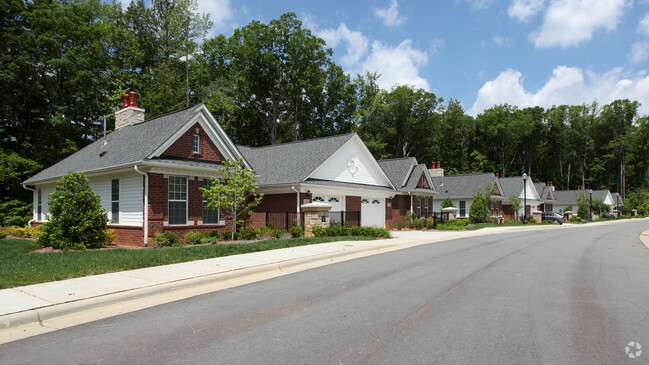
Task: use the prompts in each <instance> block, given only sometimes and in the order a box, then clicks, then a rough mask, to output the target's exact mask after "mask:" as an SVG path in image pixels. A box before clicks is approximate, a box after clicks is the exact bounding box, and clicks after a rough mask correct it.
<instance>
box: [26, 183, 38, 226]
mask: <svg viewBox="0 0 649 365" xmlns="http://www.w3.org/2000/svg"><path fill="white" fill-rule="evenodd" d="M23 189H25V190H29V191H31V192H32V219H30V220H29V222H27V225H28V226H29V227H30V228H31V226H32V223H34V221H36V218H34V194H36V189H32V188H28V187H27V186H25V185H23Z"/></svg>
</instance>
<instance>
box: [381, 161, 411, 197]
mask: <svg viewBox="0 0 649 365" xmlns="http://www.w3.org/2000/svg"><path fill="white" fill-rule="evenodd" d="M377 162H378V163H379V166H381V169H383V172H385V175H386V176H387V177H388V179H390V182H391V183H392V185H394V187H395V188H397V189H401V188H402V187H403V186H404V180H405V179H406V177H408V176H407V175H408V173H409V172H410V170H412V169H414V167H415V166H416V165H417V159H416V158H414V157H404V158H393V159H389V160H380V161H377Z"/></svg>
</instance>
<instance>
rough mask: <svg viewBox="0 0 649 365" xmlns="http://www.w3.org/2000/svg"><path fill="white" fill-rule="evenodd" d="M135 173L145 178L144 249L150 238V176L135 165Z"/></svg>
mask: <svg viewBox="0 0 649 365" xmlns="http://www.w3.org/2000/svg"><path fill="white" fill-rule="evenodd" d="M133 168H134V169H135V172H137V173H138V174H140V175H143V176H144V230H143V231H144V247H146V246H147V240H148V238H149V174H147V173H146V172H142V171H140V170H139V169H138V168H137V165H134V166H133Z"/></svg>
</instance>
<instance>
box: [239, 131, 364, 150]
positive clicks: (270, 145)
mask: <svg viewBox="0 0 649 365" xmlns="http://www.w3.org/2000/svg"><path fill="white" fill-rule="evenodd" d="M354 134H356V132H351V133H343V134H334V135H331V136H325V137H316V138H309V139H303V140H301V141H291V142H285V143H279V144H269V145H265V146H256V147H252V146H244V145H241V146H242V147H245V148H250V149H255V150H256V149H262V148H270V147H279V146H286V145H294V144H298V143H306V142H313V141H317V140H325V139H330V138H336V137H345V136H351V135H354Z"/></svg>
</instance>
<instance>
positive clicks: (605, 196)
mask: <svg viewBox="0 0 649 365" xmlns="http://www.w3.org/2000/svg"><path fill="white" fill-rule="evenodd" d="M579 194H584V195H585V196H586V197H587V198H588V199H590V193H589V191H588V190H585V189H578V190H556V191H555V192H554V196H555V198H556V201H555V202H554V210H555V211H556V212H559V213H563V212H565V211H566V210H572V212H573V213H574V214H577V209H578V208H579V203H578V201H577V197H578V196H579ZM595 199H602V201H603V202H604V204H607V205H609V206H610V207H611V208H612V207H614V206H615V200H613V195H611V192H610V191H609V190H593V200H595ZM567 208H570V209H567Z"/></svg>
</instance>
